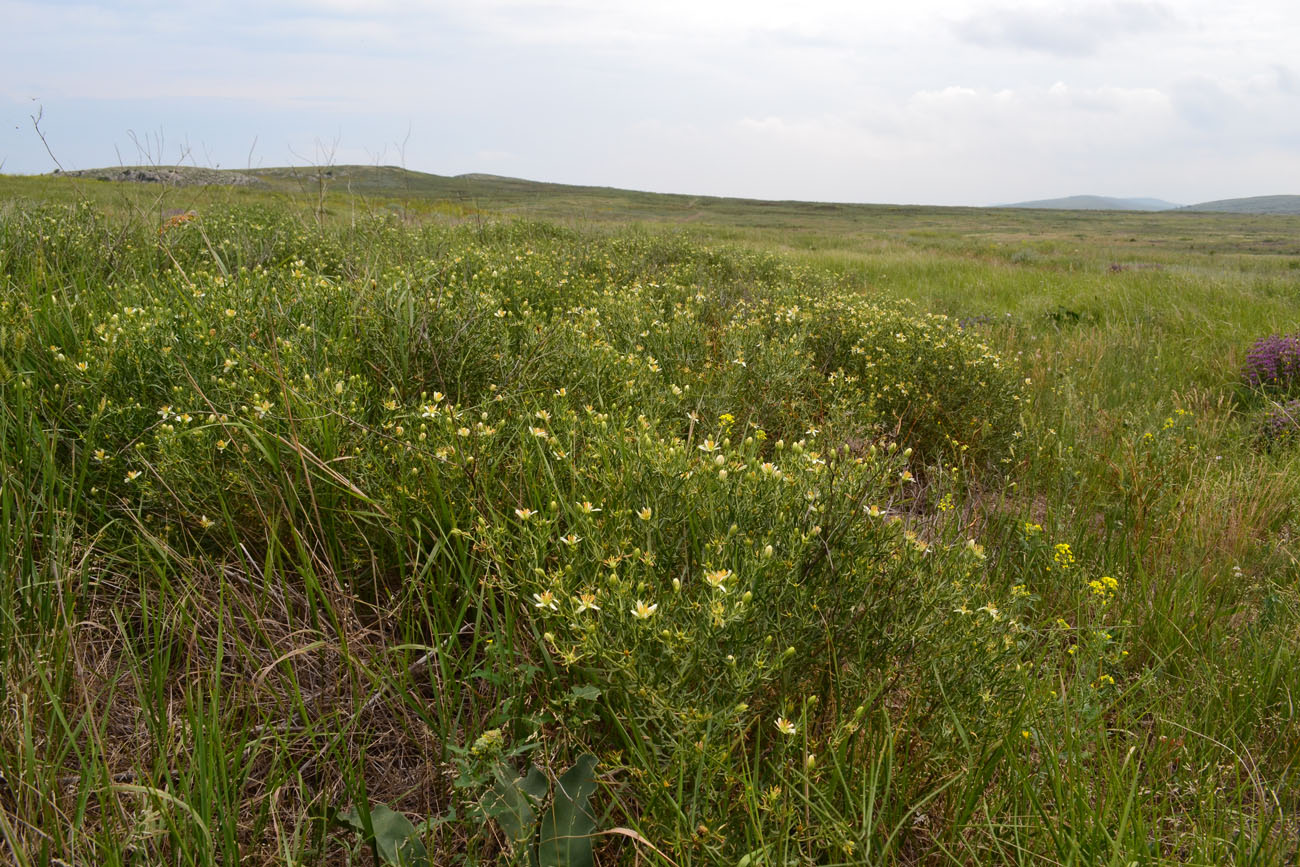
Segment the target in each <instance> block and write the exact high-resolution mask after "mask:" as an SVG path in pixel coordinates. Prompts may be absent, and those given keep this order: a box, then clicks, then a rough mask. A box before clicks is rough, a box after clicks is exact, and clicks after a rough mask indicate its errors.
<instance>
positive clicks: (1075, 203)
mask: <svg viewBox="0 0 1300 867" xmlns="http://www.w3.org/2000/svg"><path fill="white" fill-rule="evenodd" d="M994 207H998V208H1044V209H1048V210H1054V211H1169V210H1173V209H1174V208H1177V207H1179V205H1176V204H1174V203H1173V202H1166V201H1164V200H1163V199H1143V198H1134V199H1116V198H1111V197H1110V196H1066V197H1065V198H1063V199H1037V200H1035V201H1032V202H1016V203H1015V204H1011V205H995V206H994Z"/></svg>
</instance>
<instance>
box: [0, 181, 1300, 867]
mask: <svg viewBox="0 0 1300 867" xmlns="http://www.w3.org/2000/svg"><path fill="white" fill-rule="evenodd" d="M940 240H942V238H940ZM916 242H917V243H915V244H912V245H906V244H904V245H903V246H902V247H901V249H900V248H889V249H881V250H877V251H868V252H861V251H858V252H855V253H854V254H853V255H852V256H841V255H840V254H836V255H821V254H817V253H811V254H796V255H793V256H784V257H780V256H776V255H771V254H768V253H763V252H753V251H749V250H746V249H744V248H740V247H716V246H711V245H708V244H704V243H700V242H699V241H691V240H688V239H685V238H683V237H680V236H676V235H671V234H661V233H648V232H645V231H641V230H635V229H633V230H618V231H595V230H593V229H590V228H588V229H583V230H577V229H568V228H561V227H557V226H554V225H548V224H536V223H523V222H510V223H500V222H487V223H480V222H478V221H475V222H474V223H473V224H470V225H463V226H455V225H432V224H430V225H424V226H415V227H412V226H408V225H405V224H401V223H398V222H397V221H395V220H392V219H385V218H379V217H376V218H365V219H352V218H349V219H348V220H347V221H345V222H341V223H339V224H332V223H330V222H329V221H326V222H325V223H324V225H319V224H317V222H316V221H314V220H304V219H302V218H301V216H300V215H298V214H296V213H295V212H294V211H293V210H292V209H290V208H288V207H283V206H276V205H274V204H268V203H263V204H257V205H254V206H251V207H245V206H236V207H219V206H213V207H210V208H206V209H204V211H203V212H202V213H201V214H200V215H199V217H198V218H197V219H194V220H190V221H186V222H177V223H174V224H172V225H170V226H168V227H167V228H165V229H164V230H162V231H160V230H159V229H158V228H157V227H156V226H153V225H148V226H145V225H142V223H141V221H140V220H139V219H135V220H134V221H132V220H130V219H122V218H119V217H114V216H113V215H111V214H107V213H105V212H104V211H103V210H102V209H99V208H96V207H92V206H88V205H74V206H71V207H63V206H52V205H47V206H26V205H24V206H18V205H11V206H8V207H7V208H6V209H5V210H4V212H3V215H0V275H2V277H0V279H2V280H3V285H2V287H0V312H2V313H3V319H2V321H0V329H3V334H2V337H3V341H2V342H0V343H2V347H0V395H2V397H3V401H2V403H0V406H2V411H0V466H3V470H4V482H3V487H0V512H3V517H4V521H3V524H2V525H0V555H3V556H0V562H2V563H3V564H4V565H3V573H0V582H2V586H0V599H3V600H4V603H3V604H0V613H2V614H3V616H2V617H0V647H3V648H5V650H4V654H3V656H0V669H2V670H3V678H0V705H2V706H3V708H4V711H5V712H4V715H3V722H0V778H2V779H3V783H0V818H3V821H2V822H0V840H2V842H3V846H4V851H5V852H6V857H10V858H12V859H13V860H15V861H16V862H18V863H32V864H36V863H46V862H49V861H50V860H51V859H54V858H58V859H61V860H63V861H64V862H67V863H81V862H83V861H93V862H96V863H106V864H142V863H157V862H159V861H164V862H176V863H213V864H215V863H233V862H236V861H249V862H254V863H259V862H265V863H320V862H343V861H346V860H348V859H349V858H352V857H353V856H354V855H360V853H361V852H362V849H363V847H362V842H363V841H360V840H358V839H357V838H356V837H355V836H354V835H353V834H352V833H351V832H350V831H349V830H347V829H346V828H344V827H340V825H339V823H337V822H336V821H334V817H336V816H337V812H338V811H341V810H346V809H348V808H350V807H357V808H359V809H361V810H363V811H364V810H366V809H368V807H369V805H371V804H378V803H381V802H382V803H385V804H388V805H390V806H392V807H393V808H395V809H398V810H401V811H403V812H405V813H406V814H407V815H409V816H410V817H412V818H413V819H415V820H416V821H417V822H420V821H421V820H429V821H426V822H424V823H423V824H421V825H420V828H421V834H422V835H423V838H424V842H425V844H426V845H427V846H428V849H429V851H430V853H431V855H432V856H433V857H434V860H435V861H436V862H437V863H452V862H456V861H459V862H463V863H492V862H497V861H506V860H509V859H511V858H515V857H519V858H522V857H524V856H525V853H524V852H523V849H522V846H523V844H522V843H520V842H518V841H517V840H514V839H512V834H510V833H507V832H506V830H505V829H504V827H503V825H502V824H500V823H499V821H498V820H497V819H494V818H493V816H494V815H495V814H494V813H493V810H492V808H491V807H492V804H493V803H494V802H493V800H492V799H493V797H496V796H493V795H491V793H492V792H493V791H498V792H499V791H503V789H501V788H500V787H501V786H504V785H506V784H507V783H509V781H510V780H513V779H514V778H515V777H517V776H520V775H522V774H524V772H525V771H526V770H527V768H528V765H529V764H530V763H531V764H534V765H536V766H538V767H539V768H540V769H541V771H542V773H543V774H544V775H545V776H546V777H551V778H555V777H559V776H560V774H561V772H562V771H563V769H564V768H567V767H569V766H570V765H572V764H573V763H574V762H575V761H576V760H577V758H578V757H579V756H581V755H583V754H586V753H588V752H590V753H592V754H594V755H596V757H597V759H598V765H597V777H598V779H599V782H600V786H599V790H598V792H597V794H596V796H595V799H594V802H595V804H596V808H597V810H598V817H597V818H598V827H599V828H601V829H611V828H624V829H630V830H629V831H628V833H627V834H623V833H617V834H609V835H606V836H602V837H600V838H599V840H600V841H601V842H600V844H599V847H598V848H599V849H600V852H601V857H602V858H607V859H609V860H611V861H618V860H619V859H622V860H628V861H630V860H633V858H634V857H641V858H644V859H646V860H649V861H655V860H660V861H662V862H663V863H668V862H669V860H671V861H672V862H673V863H678V864H685V863H725V864H735V863H741V862H742V861H743V862H744V863H748V864H778V863H779V864H789V863H842V864H858V863H1052V864H1079V865H1083V864H1096V863H1117V864H1130V863H1134V862H1136V863H1205V864H1217V863H1240V864H1270V863H1285V862H1286V859H1287V858H1293V857H1294V853H1295V849H1296V846H1297V840H1298V831H1297V826H1296V818H1295V809H1296V802H1295V795H1294V794H1293V789H1294V787H1293V786H1290V785H1289V782H1290V781H1291V778H1292V776H1293V774H1294V769H1295V766H1296V758H1297V749H1298V748H1300V742H1298V741H1297V731H1298V730H1297V726H1296V719H1295V712H1294V708H1293V702H1292V699H1291V697H1292V696H1293V695H1294V694H1295V692H1296V687H1297V686H1300V684H1298V683H1297V675H1296V673H1295V666H1294V665H1293V662H1294V656H1295V651H1296V645H1297V635H1298V633H1297V632H1296V630H1295V623H1296V615H1297V603H1298V602H1300V600H1298V599H1297V595H1296V587H1295V579H1296V573H1297V567H1296V559H1295V547H1294V541H1293V535H1294V519H1295V515H1294V512H1293V509H1294V506H1293V504H1294V503H1295V502H1297V495H1300V490H1297V487H1300V481H1297V480H1298V479H1300V474H1298V471H1300V466H1298V465H1297V463H1296V460H1297V459H1296V456H1295V452H1294V451H1293V450H1287V449H1284V448H1277V449H1261V448H1258V447H1257V445H1256V440H1255V436H1254V433H1253V430H1252V424H1253V419H1254V418H1255V417H1256V415H1257V413H1258V411H1259V410H1258V401H1259V398H1258V397H1257V396H1256V395H1254V394H1253V393H1251V392H1250V391H1249V390H1247V389H1244V388H1242V387H1241V386H1240V384H1239V378H1238V375H1239V366H1240V361H1239V359H1240V358H1241V357H1242V353H1244V347H1246V346H1248V345H1249V342H1250V340H1252V339H1253V338H1254V337H1256V336H1259V335H1260V334H1263V333H1268V332H1270V331H1276V330H1278V327H1274V326H1275V324H1276V325H1278V326H1279V327H1284V326H1285V325H1286V323H1279V320H1280V319H1282V318H1284V317H1285V315H1287V311H1288V310H1289V309H1290V308H1289V306H1288V304H1287V294H1286V293H1287V289H1286V286H1285V285H1284V283H1283V282H1279V278H1278V277H1277V276H1276V275H1275V274H1274V273H1272V272H1271V271H1269V270H1267V269H1255V270H1246V271H1240V272H1237V271H1232V270H1225V271H1218V272H1212V273H1205V272H1203V271H1199V270H1188V271H1182V270H1176V269H1175V268H1174V267H1173V266H1172V265H1171V267H1170V268H1169V269H1168V270H1165V271H1154V270H1135V271H1120V272H1115V271H1111V270H1109V269H1105V268H1102V267H1092V268H1090V269H1084V268H1081V269H1080V270H1079V272H1078V273H1075V272H1073V271H1070V270H1068V269H1067V270H1065V271H1062V270H1059V268H1058V265H1059V263H1058V262H1057V261H1056V260H1054V259H1051V256H1052V255H1057V254H1060V255H1065V254H1064V253H1063V252H1062V251H1061V250H1055V251H1054V250H1051V249H1047V248H1043V249H1041V250H1039V251H1038V253H1037V254H1036V255H1039V256H1042V257H1046V260H1045V261H1040V260H1036V259H1032V258H1031V257H1020V258H1019V259H1016V258H1015V257H1014V256H986V255H985V253H987V251H986V250H983V248H980V250H977V251H975V252H976V253H977V254H978V255H975V256H972V255H970V254H971V250H970V249H967V248H964V247H962V246H961V245H954V244H948V243H947V242H944V243H943V244H938V245H937V246H938V247H940V248H941V249H936V239H935V238H933V237H930V236H924V237H918V238H917V239H916ZM981 251H982V252H981ZM1071 255H1072V254H1071ZM1105 258H1106V256H1105V254H1104V253H1099V254H1097V260H1098V261H1102V260H1104V259H1105ZM1094 264H1095V263H1094ZM1229 298H1231V299H1232V300H1228V299H1229ZM941 314H948V315H947V316H944V315H941ZM1008 314H1009V315H1008ZM503 781H504V782H503ZM494 787H497V788H495V789H494ZM634 852H635V853H636V855H635V856H634Z"/></svg>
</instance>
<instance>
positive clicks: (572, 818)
mask: <svg viewBox="0 0 1300 867" xmlns="http://www.w3.org/2000/svg"><path fill="white" fill-rule="evenodd" d="M595 767H596V757H595V756H593V755H584V756H581V757H579V758H578V761H577V762H575V763H574V765H573V767H572V768H569V770H567V771H565V772H564V775H563V776H561V777H560V779H558V780H557V781H556V784H555V801H554V803H553V804H551V809H549V810H547V811H546V815H545V816H543V817H542V831H541V840H540V842H539V844H538V847H537V860H538V863H539V864H540V865H541V867H591V864H592V854H591V832H592V831H595V830H596V817H595V814H594V813H592V811H591V805H590V801H591V796H592V794H593V793H595V791H596V778H595V776H594V775H593V774H592V770H593V769H594V768H595Z"/></svg>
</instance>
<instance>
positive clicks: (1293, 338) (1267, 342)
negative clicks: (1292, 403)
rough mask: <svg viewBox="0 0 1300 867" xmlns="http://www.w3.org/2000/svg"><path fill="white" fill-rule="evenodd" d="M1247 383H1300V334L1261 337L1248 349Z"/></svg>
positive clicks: (1262, 385) (1256, 385)
mask: <svg viewBox="0 0 1300 867" xmlns="http://www.w3.org/2000/svg"><path fill="white" fill-rule="evenodd" d="M1245 374H1246V384H1247V385H1249V386H1251V387H1252V388H1286V387H1288V386H1290V385H1294V384H1300V334H1287V335H1279V334H1272V335H1269V336H1268V337H1261V338H1260V339H1259V340H1256V341H1255V345H1254V346H1252V347H1251V348H1250V352H1248V353H1246V370H1245Z"/></svg>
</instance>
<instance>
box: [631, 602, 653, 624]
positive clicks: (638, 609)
mask: <svg viewBox="0 0 1300 867" xmlns="http://www.w3.org/2000/svg"><path fill="white" fill-rule="evenodd" d="M658 610H659V603H657V602H656V603H655V604H653V605H647V604H646V603H645V602H643V601H642V600H640V599H638V600H637V601H636V606H635V607H634V608H633V609H632V616H633V617H635V618H636V619H637V620H649V619H650V618H651V617H653V616H654V613H655V612H656V611H658Z"/></svg>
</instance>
